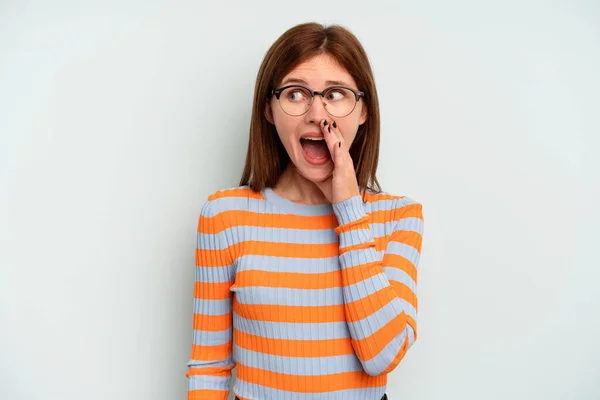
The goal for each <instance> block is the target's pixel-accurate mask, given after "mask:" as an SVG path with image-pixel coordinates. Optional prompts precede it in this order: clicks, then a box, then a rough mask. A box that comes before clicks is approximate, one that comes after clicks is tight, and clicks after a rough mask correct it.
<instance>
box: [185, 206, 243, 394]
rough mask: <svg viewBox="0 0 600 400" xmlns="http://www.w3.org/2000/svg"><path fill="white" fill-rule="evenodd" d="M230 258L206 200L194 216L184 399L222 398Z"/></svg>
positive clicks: (227, 359) (227, 367)
mask: <svg viewBox="0 0 600 400" xmlns="http://www.w3.org/2000/svg"><path fill="white" fill-rule="evenodd" d="M233 280H234V277H233V261H232V257H231V255H230V253H229V250H228V245H227V241H226V239H225V235H224V231H223V225H222V223H221V221H220V219H219V217H218V215H217V216H214V215H212V212H211V206H210V201H207V202H206V203H205V204H204V206H203V207H202V210H201V212H200V217H199V219H198V236H197V246H196V279H195V286H194V318H193V331H194V334H193V342H192V352H191V356H190V359H189V362H188V363H187V366H188V372H187V374H186V377H188V396H187V398H188V400H199V399H208V400H217V399H218V400H225V399H227V395H228V393H229V381H230V380H231V370H232V369H233V367H234V366H235V363H234V361H233V358H232V354H231V352H232V339H233V335H232V332H233V329H232V312H231V300H232V298H231V292H230V290H229V288H230V286H231V285H232V284H233Z"/></svg>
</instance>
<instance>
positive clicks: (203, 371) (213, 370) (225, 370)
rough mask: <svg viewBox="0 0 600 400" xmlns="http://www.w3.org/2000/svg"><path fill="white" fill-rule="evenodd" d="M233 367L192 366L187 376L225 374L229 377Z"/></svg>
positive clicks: (224, 375)
mask: <svg viewBox="0 0 600 400" xmlns="http://www.w3.org/2000/svg"><path fill="white" fill-rule="evenodd" d="M232 369H233V365H232V366H230V367H221V368H218V367H210V368H193V367H192V368H190V369H189V370H188V372H187V373H186V374H185V376H186V377H188V378H189V377H190V376H223V377H228V376H231V370H232Z"/></svg>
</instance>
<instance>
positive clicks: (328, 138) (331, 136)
mask: <svg viewBox="0 0 600 400" xmlns="http://www.w3.org/2000/svg"><path fill="white" fill-rule="evenodd" d="M321 130H322V132H323V137H324V138H325V143H326V144H327V148H328V149H329V154H330V155H331V159H332V160H334V162H335V149H334V147H335V146H338V147H339V145H338V144H337V143H338V142H339V139H338V137H337V135H336V134H335V133H334V131H333V129H332V127H331V124H330V123H329V122H327V120H323V121H321Z"/></svg>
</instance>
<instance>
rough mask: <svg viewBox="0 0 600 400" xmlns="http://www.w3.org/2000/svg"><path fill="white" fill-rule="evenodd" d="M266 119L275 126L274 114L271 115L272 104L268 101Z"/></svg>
mask: <svg viewBox="0 0 600 400" xmlns="http://www.w3.org/2000/svg"><path fill="white" fill-rule="evenodd" d="M265 118H266V119H267V121H269V123H270V124H271V125H275V122H273V114H272V113H271V102H270V101H269V100H268V99H267V102H266V103H265Z"/></svg>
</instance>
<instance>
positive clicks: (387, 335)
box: [353, 312, 406, 361]
mask: <svg viewBox="0 0 600 400" xmlns="http://www.w3.org/2000/svg"><path fill="white" fill-rule="evenodd" d="M405 329H406V313H405V312H402V313H400V314H398V315H397V316H396V317H395V318H394V319H392V320H391V321H390V322H388V323H387V324H385V325H384V326H382V327H381V328H380V329H379V330H377V331H376V332H375V333H373V334H372V335H371V336H367V337H366V338H363V339H361V340H358V341H354V346H353V347H354V348H355V349H356V354H357V355H358V358H360V359H361V360H362V361H368V360H370V359H372V358H373V357H375V356H377V355H378V354H379V352H380V351H381V350H383V348H384V347H385V346H387V345H388V344H389V343H390V342H391V341H392V340H393V339H394V338H395V337H396V336H398V335H399V334H400V333H402V332H403V331H404V330H405Z"/></svg>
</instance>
